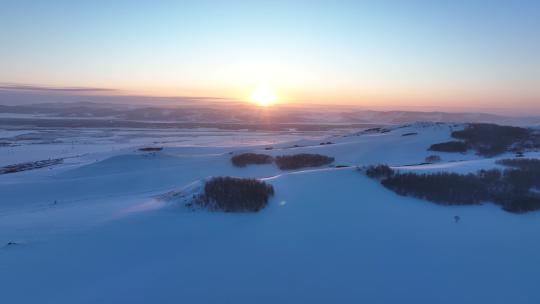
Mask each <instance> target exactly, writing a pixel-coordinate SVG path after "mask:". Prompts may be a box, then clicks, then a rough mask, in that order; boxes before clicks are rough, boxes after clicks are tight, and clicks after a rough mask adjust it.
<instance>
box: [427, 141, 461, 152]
mask: <svg viewBox="0 0 540 304" xmlns="http://www.w3.org/2000/svg"><path fill="white" fill-rule="evenodd" d="M467 150H468V147H467V144H466V143H464V142H461V141H448V142H443V143H439V144H434V145H431V147H429V151H437V152H460V153H463V152H467Z"/></svg>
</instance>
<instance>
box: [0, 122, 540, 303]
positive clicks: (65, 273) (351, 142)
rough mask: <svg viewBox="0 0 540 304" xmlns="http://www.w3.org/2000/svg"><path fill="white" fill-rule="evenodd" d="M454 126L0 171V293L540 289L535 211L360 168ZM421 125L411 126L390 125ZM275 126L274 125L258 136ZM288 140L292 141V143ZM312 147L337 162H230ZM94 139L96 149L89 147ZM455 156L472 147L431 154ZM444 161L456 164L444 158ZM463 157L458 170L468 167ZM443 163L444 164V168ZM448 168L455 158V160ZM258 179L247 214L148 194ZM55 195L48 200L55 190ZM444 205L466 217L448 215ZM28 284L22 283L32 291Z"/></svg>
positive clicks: (66, 299) (121, 297) (387, 296)
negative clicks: (391, 183)
mask: <svg viewBox="0 0 540 304" xmlns="http://www.w3.org/2000/svg"><path fill="white" fill-rule="evenodd" d="M456 127H458V128H459V126H453V125H446V124H438V125H426V124H413V125H410V126H407V127H404V128H396V129H393V130H392V131H390V132H387V133H358V134H352V135H348V136H331V137H329V138H325V139H324V141H325V142H326V141H332V142H333V143H334V144H331V145H322V146H321V145H319V143H320V142H321V141H322V140H323V139H319V138H316V139H313V138H311V139H310V138H306V139H295V140H293V141H289V142H280V143H277V144H275V143H274V144H273V145H272V146H273V149H272V150H265V147H267V146H268V145H251V146H250V145H242V146H241V147H240V146H238V145H236V146H235V145H233V142H228V145H223V146H221V147H217V148H216V147H212V146H207V147H202V146H185V147H178V146H175V147H166V148H165V149H164V151H162V152H159V153H156V154H155V155H149V154H147V153H142V152H138V151H136V150H135V149H127V148H126V149H125V150H122V151H115V152H111V154H110V157H106V156H103V155H101V156H100V157H99V160H98V161H95V162H90V163H88V162H83V163H81V164H80V165H74V164H69V165H65V166H62V167H60V168H56V169H53V170H47V169H40V170H35V171H30V172H22V173H16V174H8V175H1V176H0V193H2V199H1V200H0V244H6V243H7V242H9V241H15V242H17V243H18V245H10V246H4V247H3V248H0V286H1V290H2V297H3V299H5V300H6V301H7V302H9V303H36V302H40V303H149V302H151V303H329V302H334V303H359V302H364V303H538V302H539V301H540V294H538V293H536V292H534V290H535V287H536V282H535V278H536V276H537V275H538V274H539V273H540V264H538V263H537V260H538V258H537V257H538V256H540V243H539V242H537V240H536V234H537V233H536V231H538V229H540V221H539V216H540V215H539V214H537V213H529V214H525V215H515V214H510V213H506V212H504V211H501V210H499V209H498V208H497V207H494V206H490V205H485V206H464V207H443V206H437V205H433V204H430V203H427V202H424V201H420V200H417V199H412V198H404V197H400V196H397V195H395V194H394V193H392V192H390V191H387V190H386V189H384V188H383V187H381V186H380V185H379V184H378V183H377V182H375V181H373V180H370V179H368V178H366V177H365V176H363V175H362V174H361V173H359V172H357V170H356V169H355V168H354V166H356V165H365V164H375V163H389V164H391V165H393V166H397V167H399V168H403V170H441V168H438V167H435V165H429V166H426V165H424V166H416V167H414V166H412V167H411V166H407V167H400V166H403V165H409V164H418V163H421V162H423V160H424V158H425V157H426V156H427V155H430V154H432V153H430V152H428V151H426V149H427V147H429V145H431V144H432V143H435V142H440V141H445V140H448V139H449V134H450V131H451V129H452V128H456ZM411 132H417V133H418V135H414V136H402V135H403V134H405V133H411ZM269 136H272V135H269ZM294 145H300V146H301V147H293V146H294ZM244 151H255V152H264V153H268V154H272V155H282V154H295V153H303V152H309V153H321V154H325V155H330V156H334V157H335V158H336V161H335V164H345V165H351V166H353V167H349V168H341V169H335V168H316V169H307V170H301V171H297V172H294V171H285V172H283V171H280V170H278V169H277V168H276V167H275V166H274V165H262V166H250V167H247V168H235V167H233V166H232V165H231V164H230V161H229V159H230V157H231V154H230V153H231V152H232V153H240V152H244ZM100 153H103V152H100ZM439 155H441V156H442V158H443V162H444V163H443V164H440V165H438V166H444V164H456V165H455V166H454V167H458V168H462V169H459V170H470V169H471V167H474V168H476V167H483V166H486V167H489V166H492V165H493V160H482V159H479V158H478V157H477V156H476V155H473V154H463V155H462V154H457V155H454V154H439ZM454 161H455V162H454ZM467 168H468V169H467ZM442 170H444V169H442ZM456 170H457V169H456ZM216 175H234V176H246V177H257V178H264V179H265V180H266V181H267V182H269V183H271V184H273V186H274V187H275V189H276V196H275V197H274V198H273V199H272V201H271V202H270V204H269V206H268V207H267V208H266V209H264V210H263V211H262V212H260V213H257V214H223V213H211V212H205V211H197V212H193V211H189V210H187V209H185V208H184V207H182V205H181V204H178V203H177V202H175V201H174V200H172V201H161V200H158V199H156V197H157V196H159V195H160V194H163V193H167V192H168V191H174V190H178V189H183V188H185V187H190V186H193V185H197V182H198V181H200V180H201V179H204V178H207V177H208V176H216ZM55 200H56V201H57V204H54V201H55ZM454 215H459V216H460V217H461V218H462V220H461V221H460V222H459V223H457V224H455V223H454V222H453V217H454ZM29 291H31V292H29Z"/></svg>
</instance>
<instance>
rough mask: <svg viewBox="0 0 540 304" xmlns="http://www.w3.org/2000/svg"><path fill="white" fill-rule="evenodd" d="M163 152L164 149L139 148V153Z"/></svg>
mask: <svg viewBox="0 0 540 304" xmlns="http://www.w3.org/2000/svg"><path fill="white" fill-rule="evenodd" d="M161 150H163V148H162V147H145V148H139V151H143V152H158V151H161Z"/></svg>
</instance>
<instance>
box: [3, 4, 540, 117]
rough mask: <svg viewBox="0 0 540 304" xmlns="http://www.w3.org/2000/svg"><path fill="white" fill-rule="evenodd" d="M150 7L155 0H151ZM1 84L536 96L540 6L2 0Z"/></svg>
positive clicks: (373, 98)
mask: <svg viewBox="0 0 540 304" xmlns="http://www.w3.org/2000/svg"><path fill="white" fill-rule="evenodd" d="M158 2H159V3H158ZM1 7H2V9H1V10H0V26H1V28H2V29H3V30H2V31H1V32H0V41H1V45H2V47H1V48H0V66H1V67H2V68H1V69H0V83H16V84H32V85H42V86H88V87H105V88H114V89H121V90H123V91H125V92H129V93H136V94H148V95H183V96H186V95H193V96H216V97H231V98H239V99H242V97H243V96H245V95H246V94H248V92H249V91H250V89H251V88H253V87H255V86H257V85H258V84H265V85H268V86H271V87H273V88H274V89H275V90H276V91H277V94H278V95H279V96H280V99H281V100H282V101H283V102H318V103H327V104H333V103H335V104H338V103H339V104H343V103H353V104H359V105H366V106H369V105H392V104H395V105H410V106H434V107H436V106H442V105H445V106H447V105H448V104H449V103H453V104H455V105H456V107H466V106H478V107H499V108H501V107H516V106H518V107H522V108H523V109H533V108H536V107H540V106H538V104H540V101H539V100H538V99H539V98H540V89H539V87H540V85H539V83H540V1H190V2H188V1H2V3H1Z"/></svg>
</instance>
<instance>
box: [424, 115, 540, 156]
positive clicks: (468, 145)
mask: <svg viewBox="0 0 540 304" xmlns="http://www.w3.org/2000/svg"><path fill="white" fill-rule="evenodd" d="M452 137H453V138H455V139H456V141H449V142H444V143H438V144H434V145H432V146H431V147H429V149H428V150H430V151H438V152H466V151H468V150H475V151H476V152H477V153H478V154H479V155H482V156H485V157H491V156H496V155H499V154H502V153H505V152H515V153H520V152H522V151H525V150H529V149H537V148H540V134H539V133H538V131H536V130H533V129H526V128H520V127H510V126H499V125H495V124H481V123H473V124H468V125H467V127H465V129H464V130H460V131H454V132H452Z"/></svg>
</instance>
